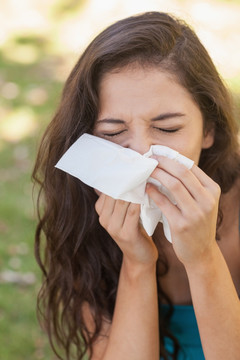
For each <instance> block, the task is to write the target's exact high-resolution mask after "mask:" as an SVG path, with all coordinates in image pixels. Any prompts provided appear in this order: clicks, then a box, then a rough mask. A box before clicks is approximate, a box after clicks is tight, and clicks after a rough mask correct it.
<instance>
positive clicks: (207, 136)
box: [202, 127, 215, 149]
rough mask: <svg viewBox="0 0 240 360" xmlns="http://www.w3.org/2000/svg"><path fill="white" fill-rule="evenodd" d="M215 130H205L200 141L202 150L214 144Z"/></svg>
mask: <svg viewBox="0 0 240 360" xmlns="http://www.w3.org/2000/svg"><path fill="white" fill-rule="evenodd" d="M214 136H215V129H214V128H213V127H212V128H211V129H205V131H204V135H203V140H202V149H208V148H210V147H211V146H212V145H213V143H214Z"/></svg>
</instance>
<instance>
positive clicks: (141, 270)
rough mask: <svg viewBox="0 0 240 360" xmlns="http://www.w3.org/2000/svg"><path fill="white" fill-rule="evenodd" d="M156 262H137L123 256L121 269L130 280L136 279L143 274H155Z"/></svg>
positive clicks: (143, 275)
mask: <svg viewBox="0 0 240 360" xmlns="http://www.w3.org/2000/svg"><path fill="white" fill-rule="evenodd" d="M156 264H157V261H156V260H153V261H152V262H151V263H137V262H135V261H131V260H130V259H128V258H127V257H126V256H123V261H122V268H121V271H122V272H123V273H124V275H125V276H126V277H127V278H128V279H129V280H130V281H136V280H137V279H139V278H140V279H141V278H144V277H145V276H147V277H148V276H156Z"/></svg>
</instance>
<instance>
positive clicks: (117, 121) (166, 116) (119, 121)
mask: <svg viewBox="0 0 240 360" xmlns="http://www.w3.org/2000/svg"><path fill="white" fill-rule="evenodd" d="M182 116H185V114H183V113H180V112H175V113H171V112H168V113H163V114H160V115H158V116H156V117H154V118H152V119H151V121H158V120H167V119H171V118H176V117H182ZM97 123H108V124H125V121H124V120H122V119H114V118H105V119H101V120H97Z"/></svg>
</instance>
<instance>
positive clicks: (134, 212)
mask: <svg viewBox="0 0 240 360" xmlns="http://www.w3.org/2000/svg"><path fill="white" fill-rule="evenodd" d="M138 213H139V209H138V207H136V206H129V208H128V215H129V216H130V217H134V216H135V215H137V214H138Z"/></svg>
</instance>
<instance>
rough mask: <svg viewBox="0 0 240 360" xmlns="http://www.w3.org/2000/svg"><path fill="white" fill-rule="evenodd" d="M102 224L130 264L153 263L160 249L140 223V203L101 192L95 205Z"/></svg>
mask: <svg viewBox="0 0 240 360" xmlns="http://www.w3.org/2000/svg"><path fill="white" fill-rule="evenodd" d="M95 208H96V211H97V213H98V215H99V222H100V224H101V225H102V226H103V227H104V228H105V229H106V230H107V232H108V233H109V234H110V235H111V237H112V238H113V239H114V240H115V242H116V243H117V244H118V246H119V247H120V249H121V250H122V252H123V255H124V260H125V262H127V263H128V264H129V265H133V266H135V265H138V264H140V265H152V264H155V263H156V261H157V258H158V251H157V248H156V246H155V244H154V243H153V241H152V238H151V237H149V236H148V235H147V234H146V232H145V231H144V229H143V228H142V226H141V225H140V223H139V215H140V205H138V204H133V203H129V202H126V201H123V200H115V199H113V198H111V197H110V196H107V195H105V194H101V195H100V196H99V199H98V200H97V202H96V205H95Z"/></svg>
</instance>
